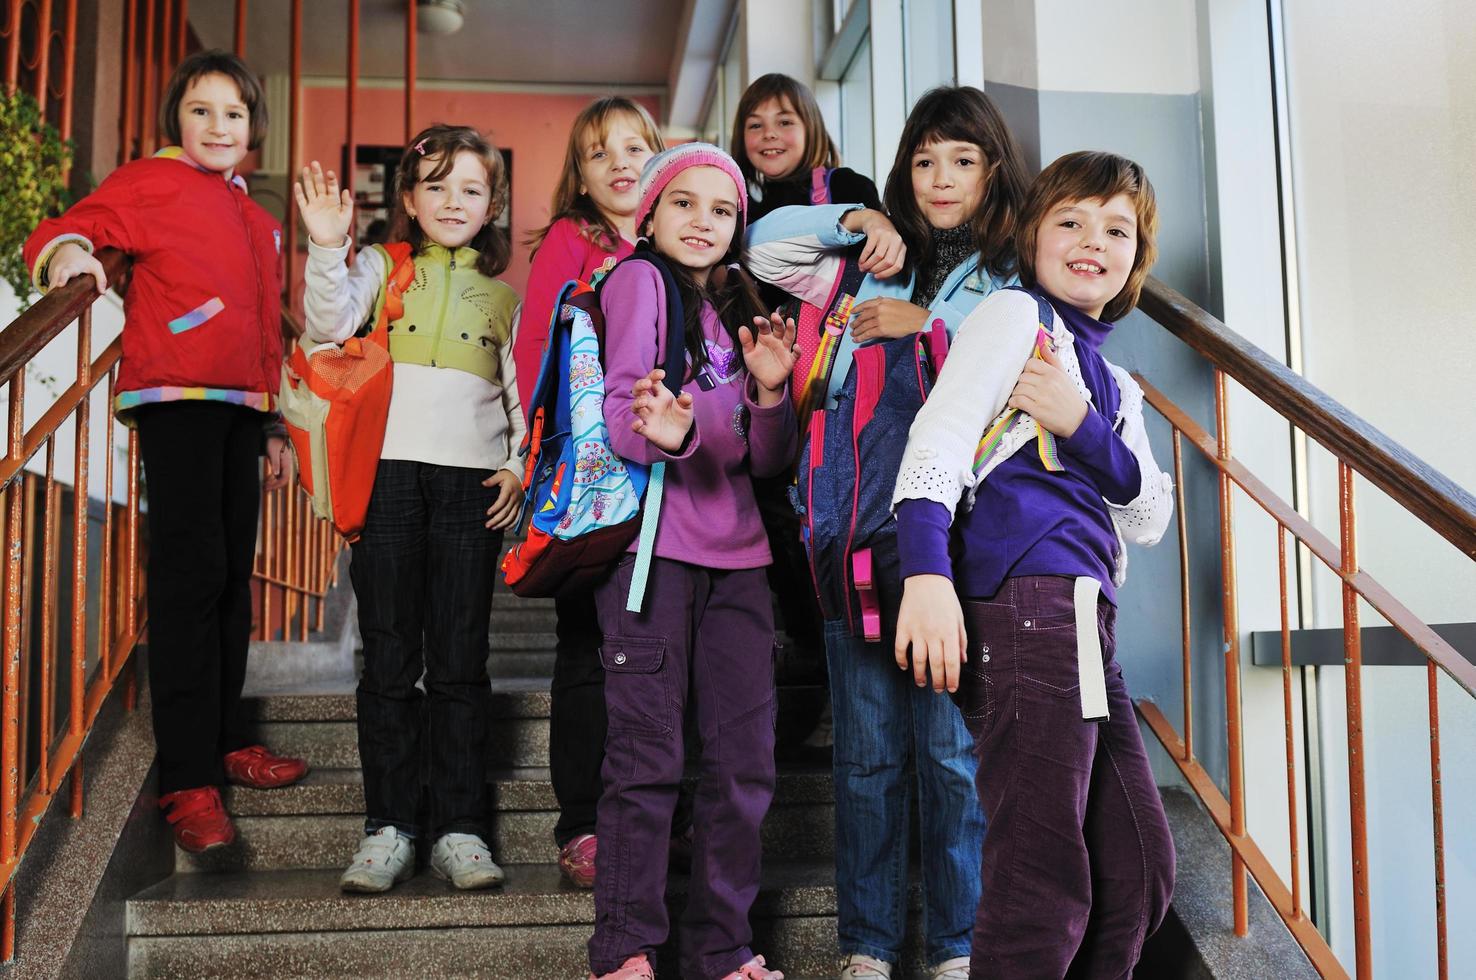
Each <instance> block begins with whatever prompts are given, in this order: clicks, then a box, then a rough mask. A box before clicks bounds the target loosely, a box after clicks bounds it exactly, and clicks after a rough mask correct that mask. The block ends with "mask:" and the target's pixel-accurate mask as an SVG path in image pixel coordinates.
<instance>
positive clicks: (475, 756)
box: [349, 459, 502, 837]
mask: <svg viewBox="0 0 1476 980" xmlns="http://www.w3.org/2000/svg"><path fill="white" fill-rule="evenodd" d="M487 476H488V473H487V471H486V470H481V469H467V468H464V467H459V466H437V465H433V464H430V463H418V462H413V461H409V460H398V459H386V460H380V463H379V469H378V471H377V473H376V474H375V478H374V493H373V495H372V496H371V497H370V498H369V514H368V517H367V519H366V521H365V523H364V533H363V535H362V536H361V537H360V538H359V540H358V541H357V542H355V543H354V546H353V562H352V563H351V564H350V566H349V577H350V579H351V580H352V581H353V584H354V596H355V597H356V598H357V599H358V602H359V632H360V634H361V635H362V637H363V640H364V673H363V676H361V677H360V678H359V691H358V708H359V755H360V758H361V759H362V762H363V767H364V805H365V818H366V819H365V823H364V827H365V830H366V831H367V832H369V833H372V832H374V831H375V830H378V829H379V828H381V827H386V826H393V827H395V828H396V829H398V830H401V831H403V832H405V833H407V834H410V835H414V834H415V832H416V828H417V826H418V825H419V824H420V823H421V822H420V821H419V820H417V814H416V810H417V805H418V803H419V801H420V788H421V785H422V783H424V784H426V785H428V788H429V801H430V812H429V813H428V814H427V815H426V819H425V821H424V826H425V828H426V829H427V830H429V831H430V832H431V833H432V835H433V836H434V837H440V836H441V835H442V834H448V833H466V834H480V835H484V834H485V832H486V818H487V764H486V742H487V721H488V713H489V711H490V710H491V695H492V690H491V684H490V681H489V680H488V677H487V655H488V641H487V636H488V623H489V622H490V620H491V617H492V584H493V582H494V580H495V579H496V576H497V563H498V557H499V552H500V551H501V548H502V534H501V533H500V532H497V531H489V530H487V528H486V527H485V522H486V520H487V508H488V507H490V506H491V505H492V501H493V499H494V498H495V495H496V491H495V490H492V489H489V488H487V487H484V486H482V481H483V480H484V479H486V478H487ZM422 671H423V672H424V674H425V696H424V698H422V695H421V692H420V689H419V688H417V687H416V686H415V682H416V681H418V680H419V679H420V676H421V673H422ZM422 701H425V702H428V703H427V704H426V705H425V710H424V711H423V712H422ZM422 774H423V775H422Z"/></svg>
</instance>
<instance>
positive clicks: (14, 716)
mask: <svg viewBox="0 0 1476 980" xmlns="http://www.w3.org/2000/svg"><path fill="white" fill-rule="evenodd" d="M17 6H18V5H17ZM25 379H26V373H25V371H23V370H22V371H17V372H16V373H15V375H14V376H12V377H11V378H10V426H9V431H8V433H7V435H8V438H7V440H6V446H7V452H8V455H9V458H10V459H11V460H12V461H19V460H20V458H21V444H22V441H23V440H24V438H25V387H26V385H25ZM21 493H22V490H21V481H20V480H14V481H12V482H11V484H10V486H8V487H6V488H5V504H6V518H5V687H4V693H3V695H0V714H3V723H0V743H3V746H0V769H3V771H0V862H4V863H6V864H12V863H14V861H15V858H16V853H17V846H18V842H17V836H16V817H17V816H18V815H19V814H18V812H17V811H18V810H19V805H20V740H21V730H20V661H21V520H22V514H21ZM14 956H15V885H14V880H13V879H12V882H11V884H10V886H9V887H8V888H6V890H5V901H4V908H3V909H0V958H3V959H4V961H5V962H7V963H8V962H10V960H11V959H12V958H14Z"/></svg>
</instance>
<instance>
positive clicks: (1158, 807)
mask: <svg viewBox="0 0 1476 980" xmlns="http://www.w3.org/2000/svg"><path fill="white" fill-rule="evenodd" d="M1073 587H1074V582H1073V580H1072V579H1070V578H1066V577H1061V576H1052V575H1025V576H1020V577H1017V578H1011V579H1006V580H1005V583H1004V586H1003V587H1002V588H1001V589H1000V591H999V592H998V593H997V594H996V595H994V596H991V597H990V598H989V600H988V601H965V602H964V603H963V612H964V622H965V625H966V626H967V628H968V634H969V659H968V661H967V662H966V663H965V664H964V670H963V677H962V679H961V681H960V683H959V689H958V695H957V697H958V703H959V706H960V708H962V710H963V713H964V718H965V720H966V723H967V725H968V727H969V730H970V732H971V733H972V735H973V737H974V739H975V740H976V741H977V743H978V746H979V752H980V757H981V758H985V759H988V760H989V764H988V765H987V766H981V767H980V768H979V798H980V799H981V800H983V801H984V807H985V810H986V811H987V812H988V813H989V835H988V836H987V837H986V838H985V839H984V849H983V860H982V864H983V869H982V875H983V880H984V887H985V889H986V890H987V892H988V895H989V899H990V900H989V901H987V902H984V903H982V904H980V906H979V910H978V914H977V918H976V921H975V927H974V947H973V954H972V956H971V959H970V965H969V976H970V977H974V978H984V977H1011V978H1016V977H1019V978H1031V977H1040V978H1042V980H1047V978H1057V977H1082V978H1092V980H1097V978H1103V980H1107V978H1110V980H1127V978H1128V977H1130V976H1132V973H1133V968H1134V967H1135V966H1136V965H1137V962H1138V956H1139V954H1140V953H1141V952H1142V950H1143V941H1144V940H1145V939H1146V938H1147V937H1148V936H1150V935H1152V933H1153V931H1154V930H1155V929H1157V928H1158V926H1159V924H1160V923H1161V922H1162V921H1163V917H1164V914H1165V913H1166V912H1167V911H1168V906H1169V899H1170V896H1171V895H1172V894H1173V887H1174V886H1173V882H1174V841H1173V837H1172V836H1171V835H1170V833H1169V827H1168V821H1167V819H1166V818H1165V816H1164V812H1163V801H1162V800H1161V799H1160V798H1159V795H1158V787H1157V786H1155V785H1154V781H1153V771H1152V770H1151V769H1150V768H1149V765H1148V756H1147V754H1146V753H1145V752H1144V750H1143V739H1142V736H1141V735H1140V734H1139V732H1138V721H1137V718H1136V717H1135V716H1134V714H1133V705H1132V701H1131V700H1130V699H1129V698H1128V694H1127V686H1126V685H1125V684H1124V683H1123V679H1122V667H1121V666H1119V665H1118V663H1117V660H1116V658H1115V656H1114V654H1115V645H1114V627H1115V625H1116V618H1117V610H1116V608H1115V607H1113V605H1112V604H1111V603H1109V602H1108V601H1107V600H1105V599H1099V600H1098V603H1097V617H1096V621H1097V633H1098V638H1099V640H1100V642H1101V646H1102V662H1103V667H1104V668H1105V673H1106V680H1107V707H1108V712H1109V715H1108V719H1107V720H1106V721H1102V722H1097V721H1084V720H1083V719H1082V717H1081V687H1080V682H1079V680H1078V669H1079V668H1078V663H1077V643H1076V609H1075V603H1074V596H1073Z"/></svg>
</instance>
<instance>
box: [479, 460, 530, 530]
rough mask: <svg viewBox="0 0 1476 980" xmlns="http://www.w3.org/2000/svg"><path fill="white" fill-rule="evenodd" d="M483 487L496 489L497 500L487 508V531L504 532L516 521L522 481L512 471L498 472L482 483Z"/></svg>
mask: <svg viewBox="0 0 1476 980" xmlns="http://www.w3.org/2000/svg"><path fill="white" fill-rule="evenodd" d="M482 486H484V487H496V488H497V499H496V500H494V501H493V502H492V506H491V507H488V508H487V529H488V530H489V531H506V530H507V529H508V528H510V527H512V525H513V521H515V520H517V519H518V508H519V507H520V506H521V505H522V502H523V481H522V480H520V479H518V477H517V474H516V473H514V472H513V471H512V470H498V471H497V472H496V473H493V474H492V475H491V476H489V477H487V479H485V480H483V481H482Z"/></svg>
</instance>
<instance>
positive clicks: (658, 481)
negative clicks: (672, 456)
mask: <svg viewBox="0 0 1476 980" xmlns="http://www.w3.org/2000/svg"><path fill="white" fill-rule="evenodd" d="M625 261H627V262H649V263H650V264H651V265H654V266H655V267H656V271H657V272H659V273H661V285H662V289H663V291H664V292H665V294H666V357H665V359H664V360H663V362H662V365H661V366H662V368H663V369H664V370H665V371H666V378H665V379H664V381H663V383H664V384H665V385H666V387H667V389H668V390H670V391H671V394H672V397H676V396H677V395H679V394H681V388H682V375H683V374H685V373H686V367H687V331H686V327H687V324H686V311H685V310H683V308H682V295H681V293H680V292H679V291H678V289H677V282H676V278H675V277H674V276H673V275H672V274H671V269H670V268H669V267H668V266H667V264H666V262H665V261H663V260H662V259H661V258H660V257H659V256H657V255H656V254H655V253H654V252H649V251H643V252H639V253H637V254H635V255H632V256H630V257H629V258H627V259H625ZM665 487H666V462H665V461H664V460H663V461H662V462H659V463H653V464H651V473H650V476H649V477H647V480H646V498H645V500H644V501H643V503H642V506H641V530H640V534H639V536H638V537H637V539H636V559H635V568H634V569H633V570H632V571H631V576H630V593H629V594H628V595H627V596H626V600H625V610H626V612H633V613H638V612H640V611H641V606H642V605H643V604H644V603H645V599H646V582H647V581H648V580H649V579H650V575H651V559H652V558H653V557H654V555H655V551H656V524H657V521H659V520H660V519H661V498H662V495H663V491H664V490H665Z"/></svg>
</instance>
